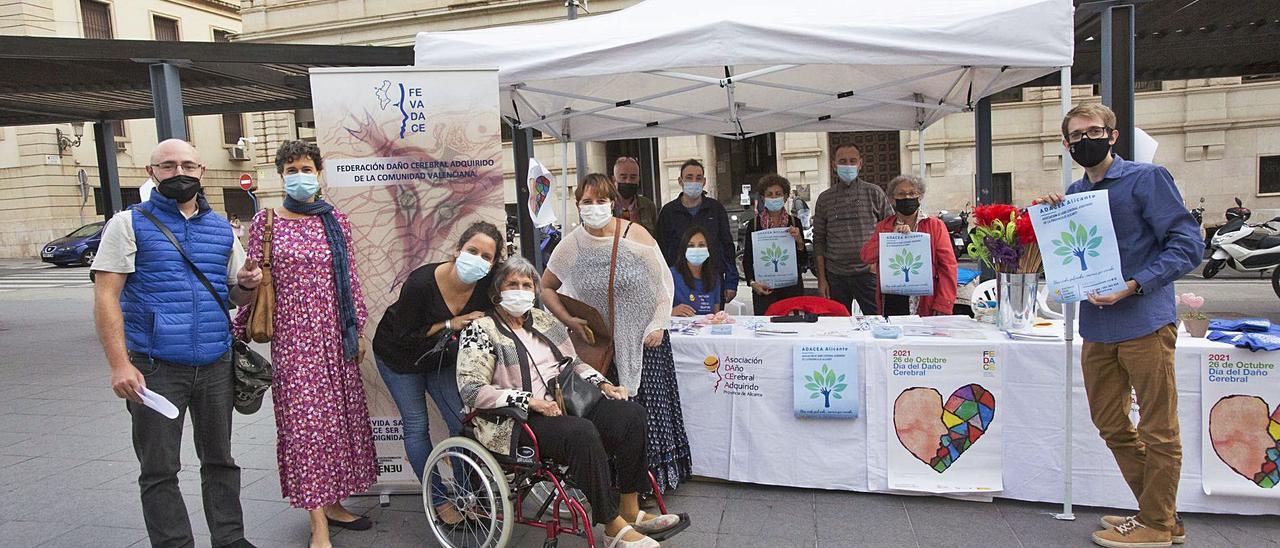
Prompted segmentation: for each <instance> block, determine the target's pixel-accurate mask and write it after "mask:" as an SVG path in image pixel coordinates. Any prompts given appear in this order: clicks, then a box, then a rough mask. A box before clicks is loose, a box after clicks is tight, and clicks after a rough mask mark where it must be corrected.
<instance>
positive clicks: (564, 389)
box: [553, 347, 604, 417]
mask: <svg viewBox="0 0 1280 548" xmlns="http://www.w3.org/2000/svg"><path fill="white" fill-rule="evenodd" d="M553 348H554V347H553ZM554 393H555V399H556V405H559V406H560V411H562V412H564V414H566V415H570V416H574V417H585V416H587V413H590V412H591V409H592V408H594V407H595V406H596V404H597V403H600V399H601V398H603V397H604V393H603V392H601V391H600V387H599V386H596V385H595V384H594V383H592V382H591V381H588V380H586V379H583V378H582V377H579V376H578V374H577V373H575V372H574V371H573V359H572V358H562V359H561V360H560V374H559V375H557V376H556V386H555V391H554Z"/></svg>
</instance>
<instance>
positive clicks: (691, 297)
mask: <svg viewBox="0 0 1280 548" xmlns="http://www.w3.org/2000/svg"><path fill="white" fill-rule="evenodd" d="M680 249H681V251H680V255H679V256H678V257H677V258H676V265H675V266H673V267H671V277H672V279H674V280H675V286H676V296H675V302H673V303H672V305H671V306H672V308H671V315H672V316H684V317H689V316H695V315H699V314H715V313H716V312H719V311H720V306H721V303H720V295H721V292H720V279H721V276H720V268H719V265H720V257H719V255H720V254H719V253H718V252H717V251H716V250H715V249H714V248H712V247H711V246H710V245H708V241H707V231H706V230H704V229H703V228H702V227H700V226H698V225H692V226H690V227H689V230H686V231H685V232H684V236H683V237H682V238H681V245H680ZM704 281H707V282H710V283H704Z"/></svg>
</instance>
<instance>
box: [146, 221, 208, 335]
mask: <svg viewBox="0 0 1280 548" xmlns="http://www.w3.org/2000/svg"><path fill="white" fill-rule="evenodd" d="M134 211H137V212H138V213H141V214H142V215H143V216H145V217H146V218H147V219H150V220H151V223H152V224H154V225H156V228H158V229H160V232H162V233H164V236H165V237H166V238H168V239H169V243H171V244H173V247H176V248H178V254H179V255H182V260H184V261H186V263H187V266H188V267H190V268H191V272H192V273H194V274H195V275H196V279H198V280H200V283H202V284H204V288H205V289H208V290H209V294H210V295H213V300H215V301H217V302H218V308H220V309H222V314H223V315H225V316H226V317H227V325H231V312H230V311H228V310H227V303H226V302H224V301H223V300H222V297H221V296H220V295H218V292H217V290H215V289H214V288H213V284H212V283H209V278H206V277H205V276H204V273H203V272H200V268H199V267H197V266H196V263H195V261H192V260H191V256H190V255H187V250H185V249H183V248H182V244H180V243H178V238H177V237H176V236H174V235H173V231H171V230H169V227H167V226H165V225H164V223H162V222H160V219H157V218H156V216H155V215H152V214H151V212H149V211H147V210H145V209H143V208H140V207H139V208H134Z"/></svg>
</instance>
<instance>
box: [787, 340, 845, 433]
mask: <svg viewBox="0 0 1280 548" xmlns="http://www.w3.org/2000/svg"><path fill="white" fill-rule="evenodd" d="M792 354H793V356H792V359H791V371H792V372H791V374H792V376H793V379H792V387H793V391H792V393H793V395H794V397H795V404H794V405H795V413H796V416H797V417H807V418H814V419H856V418H858V394H859V393H860V392H861V391H860V390H859V388H858V350H857V347H855V346H853V345H850V344H796V345H795V347H794V348H793V349H792Z"/></svg>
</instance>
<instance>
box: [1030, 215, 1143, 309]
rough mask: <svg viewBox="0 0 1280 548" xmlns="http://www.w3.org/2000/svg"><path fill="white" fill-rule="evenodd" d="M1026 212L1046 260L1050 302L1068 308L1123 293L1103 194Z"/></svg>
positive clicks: (1111, 225)
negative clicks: (1094, 294)
mask: <svg viewBox="0 0 1280 548" xmlns="http://www.w3.org/2000/svg"><path fill="white" fill-rule="evenodd" d="M1027 211H1028V212H1029V213H1031V224H1032V226H1034V227H1035V231H1036V239H1037V240H1038V241H1039V242H1040V254H1041V255H1042V256H1044V275H1045V280H1046V282H1047V283H1046V285H1047V286H1048V289H1049V296H1050V297H1053V298H1054V299H1055V300H1057V301H1058V302H1062V303H1072V302H1077V301H1083V300H1085V299H1086V298H1088V296H1089V295H1090V294H1093V293H1097V294H1100V295H1109V294H1111V293H1115V292H1117V291H1120V290H1121V289H1124V287H1125V283H1124V274H1123V273H1122V272H1121V271H1120V248H1119V247H1117V245H1116V231H1115V226H1114V225H1113V224H1112V223H1111V205H1110V203H1109V202H1108V201H1107V191H1106V190H1095V191H1093V192H1081V193H1078V194H1072V195H1070V196H1067V197H1066V199H1065V200H1063V201H1062V204H1061V205H1059V206H1057V207H1049V206H1048V205H1045V204H1039V205H1033V206H1031V207H1029V208H1027Z"/></svg>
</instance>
